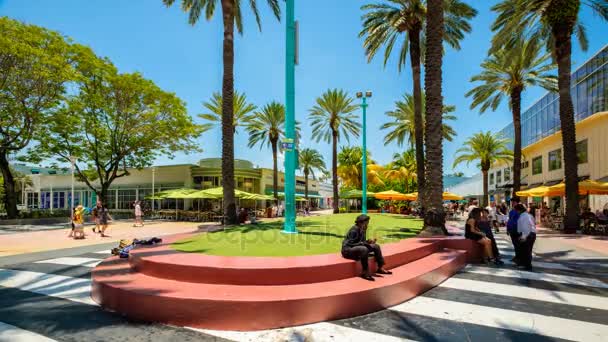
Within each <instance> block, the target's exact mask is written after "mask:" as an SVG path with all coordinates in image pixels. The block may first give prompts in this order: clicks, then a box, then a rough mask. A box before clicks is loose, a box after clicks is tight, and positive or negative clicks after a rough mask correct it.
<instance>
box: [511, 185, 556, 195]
mask: <svg viewBox="0 0 608 342" xmlns="http://www.w3.org/2000/svg"><path fill="white" fill-rule="evenodd" d="M548 191H549V187H548V186H538V187H536V188H532V189H528V190H522V191H518V192H516V193H515V194H516V195H517V196H519V197H544V196H548V195H547V192H548Z"/></svg>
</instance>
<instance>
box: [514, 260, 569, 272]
mask: <svg viewBox="0 0 608 342" xmlns="http://www.w3.org/2000/svg"><path fill="white" fill-rule="evenodd" d="M503 261H504V262H505V264H506V265H509V266H513V265H515V263H514V262H512V261H511V260H503ZM532 266H534V267H540V268H546V269H548V270H561V271H573V269H572V268H570V267H568V266H565V265H562V264H558V263H555V262H544V261H536V260H533V261H532Z"/></svg>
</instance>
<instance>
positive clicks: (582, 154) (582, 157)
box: [576, 139, 588, 164]
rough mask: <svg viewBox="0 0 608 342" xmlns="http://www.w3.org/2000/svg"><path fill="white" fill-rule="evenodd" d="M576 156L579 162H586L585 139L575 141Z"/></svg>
mask: <svg viewBox="0 0 608 342" xmlns="http://www.w3.org/2000/svg"><path fill="white" fill-rule="evenodd" d="M576 156H577V158H578V163H579V164H585V163H587V161H588V160H587V158H588V156H587V139H585V140H581V141H579V142H577V143H576Z"/></svg>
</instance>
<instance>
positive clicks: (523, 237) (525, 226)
mask: <svg viewBox="0 0 608 342" xmlns="http://www.w3.org/2000/svg"><path fill="white" fill-rule="evenodd" d="M515 209H516V210H517V211H518V212H519V219H517V233H518V234H519V249H520V251H519V256H520V259H519V266H522V267H524V269H525V270H526V271H531V270H532V249H533V248H534V242H536V224H535V223H534V218H533V217H532V215H530V213H528V212H527V211H526V207H525V206H524V205H523V204H518V205H517V206H516V207H515Z"/></svg>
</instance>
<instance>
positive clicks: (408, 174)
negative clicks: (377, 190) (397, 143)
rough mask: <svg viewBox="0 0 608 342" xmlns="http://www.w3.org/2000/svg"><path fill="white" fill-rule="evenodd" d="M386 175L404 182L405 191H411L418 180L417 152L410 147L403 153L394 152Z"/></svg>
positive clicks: (393, 179) (388, 177)
mask: <svg viewBox="0 0 608 342" xmlns="http://www.w3.org/2000/svg"><path fill="white" fill-rule="evenodd" d="M384 177H386V178H387V179H388V180H391V181H396V182H399V183H402V184H403V185H404V187H403V188H404V189H405V192H407V193H409V192H410V191H411V190H412V189H411V186H412V185H413V184H414V181H415V180H416V152H415V151H414V150H413V149H409V150H407V151H405V152H402V153H395V154H393V161H391V162H390V163H389V164H388V165H387V167H386V171H384Z"/></svg>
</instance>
